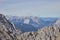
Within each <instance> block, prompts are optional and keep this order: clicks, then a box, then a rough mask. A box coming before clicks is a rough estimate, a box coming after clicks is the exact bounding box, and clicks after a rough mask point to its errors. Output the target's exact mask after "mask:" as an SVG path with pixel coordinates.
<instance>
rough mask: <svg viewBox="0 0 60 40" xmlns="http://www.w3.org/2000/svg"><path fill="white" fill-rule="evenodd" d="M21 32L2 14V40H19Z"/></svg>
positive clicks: (0, 25) (0, 28)
mask: <svg viewBox="0 0 60 40" xmlns="http://www.w3.org/2000/svg"><path fill="white" fill-rule="evenodd" d="M18 35H20V31H18V30H16V28H15V26H14V25H13V24H12V23H11V22H9V21H8V20H7V19H6V18H5V16H4V15H2V14H0V40H17V37H18Z"/></svg>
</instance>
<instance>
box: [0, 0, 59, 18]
mask: <svg viewBox="0 0 60 40" xmlns="http://www.w3.org/2000/svg"><path fill="white" fill-rule="evenodd" d="M0 13H2V14H7V15H18V16H38V17H60V0H0Z"/></svg>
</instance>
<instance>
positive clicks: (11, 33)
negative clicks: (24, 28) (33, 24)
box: [0, 14, 60, 40]
mask: <svg viewBox="0 0 60 40" xmlns="http://www.w3.org/2000/svg"><path fill="white" fill-rule="evenodd" d="M57 22H58V23H57ZM57 22H56V23H55V24H54V25H51V26H48V27H44V28H41V29H39V30H38V31H37V32H25V33H22V34H21V31H19V30H18V29H16V28H15V26H14V25H13V23H11V22H10V21H8V20H7V19H6V18H5V16H4V15H2V14H0V40H60V26H58V25H59V21H57ZM57 24H58V25H57Z"/></svg>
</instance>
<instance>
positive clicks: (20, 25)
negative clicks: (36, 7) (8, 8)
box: [6, 15, 58, 32]
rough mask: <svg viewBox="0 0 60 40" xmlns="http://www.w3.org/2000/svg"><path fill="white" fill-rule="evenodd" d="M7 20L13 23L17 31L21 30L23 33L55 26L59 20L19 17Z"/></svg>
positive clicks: (10, 17) (9, 17)
mask: <svg viewBox="0 0 60 40" xmlns="http://www.w3.org/2000/svg"><path fill="white" fill-rule="evenodd" d="M6 17H7V19H8V20H9V21H11V22H13V23H14V24H15V26H16V28H17V29H21V31H22V32H28V31H37V30H38V29H41V28H43V27H44V26H49V25H52V24H54V23H55V22H56V21H57V20H58V18H49V17H48V18H43V17H32V16H30V17H24V16H22V17H19V16H8V15H7V16H6Z"/></svg>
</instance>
